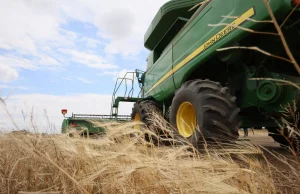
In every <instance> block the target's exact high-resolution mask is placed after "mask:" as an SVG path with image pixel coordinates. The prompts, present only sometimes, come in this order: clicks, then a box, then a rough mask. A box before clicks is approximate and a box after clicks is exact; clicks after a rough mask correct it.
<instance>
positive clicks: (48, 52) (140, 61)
mask: <svg viewBox="0 0 300 194" xmlns="http://www.w3.org/2000/svg"><path fill="white" fill-rule="evenodd" d="M166 1H167V0H156V1H150V0H145V1H140V0H128V1H126V4H125V3H124V1H123V0H112V1H104V0H100V1H99V0H86V1H84V0H61V1H53V0H43V1H23V0H14V1H6V2H3V3H2V5H1V7H0V26H1V32H0V95H1V97H2V98H4V97H5V96H7V95H8V94H10V92H12V91H13V93H12V94H11V95H10V98H9V99H8V100H7V106H8V108H9V110H10V111H11V112H13V113H14V114H13V116H14V118H15V119H16V120H17V121H18V122H19V123H20V125H22V124H21V123H22V122H23V121H22V115H20V112H21V111H22V110H24V109H25V108H24V104H26V106H27V108H28V110H29V111H31V109H30V108H29V107H35V109H37V110H43V109H47V110H50V111H48V114H49V115H48V116H49V117H50V119H52V121H53V122H54V123H55V124H56V125H58V126H59V125H60V122H61V120H62V117H61V115H60V109H61V108H67V109H69V110H70V111H71V110H72V111H74V112H75V111H77V112H82V113H100V112H101V113H102V114H104V113H107V114H108V113H109V111H110V110H109V108H110V107H109V106H108V104H109V99H110V95H111V94H112V90H113V87H114V84H115V79H116V78H117V77H119V76H123V75H124V74H125V72H126V71H131V70H134V69H141V70H145V68H146V58H147V55H148V53H149V51H147V50H146V49H145V48H144V47H143V38H144V33H145V32H146V30H147V28H148V26H149V25H150V23H151V20H152V18H153V17H154V15H155V14H156V12H157V11H158V9H159V7H160V6H161V5H162V4H163V3H165V2H166ZM136 89H138V88H136ZM101 99H103V100H101ZM83 101H84V102H85V103H82V102H83ZM96 103H97V105H95V104H96ZM129 107H130V108H129ZM130 111H131V105H128V106H125V107H124V108H123V113H124V114H125V113H126V114H130ZM37 112H39V111H37ZM36 114H38V113H36ZM36 117H38V116H36ZM0 118H2V120H1V119H0V129H1V124H2V127H3V126H4V128H5V127H7V126H10V125H9V123H7V122H6V121H7V117H5V111H3V110H0ZM8 122H9V121H8ZM37 122H40V121H39V120H38V121H37ZM23 124H24V123H23Z"/></svg>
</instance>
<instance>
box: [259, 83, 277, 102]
mask: <svg viewBox="0 0 300 194" xmlns="http://www.w3.org/2000/svg"><path fill="white" fill-rule="evenodd" d="M280 95H281V87H280V86H278V85H275V84H274V83H273V82H271V81H263V82H261V83H260V85H259V86H258V88H257V96H258V98H259V99H260V100H261V101H264V102H274V101H276V100H277V98H278V97H279V96H280Z"/></svg>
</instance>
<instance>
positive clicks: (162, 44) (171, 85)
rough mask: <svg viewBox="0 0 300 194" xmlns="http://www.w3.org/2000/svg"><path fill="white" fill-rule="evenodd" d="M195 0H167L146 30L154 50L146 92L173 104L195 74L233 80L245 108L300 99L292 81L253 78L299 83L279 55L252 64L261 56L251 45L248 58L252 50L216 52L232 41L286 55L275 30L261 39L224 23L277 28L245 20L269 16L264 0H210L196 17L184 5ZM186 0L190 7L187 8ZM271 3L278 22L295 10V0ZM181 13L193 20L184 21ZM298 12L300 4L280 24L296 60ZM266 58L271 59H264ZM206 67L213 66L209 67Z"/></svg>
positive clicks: (276, 106) (269, 108)
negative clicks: (187, 13) (177, 94)
mask: <svg viewBox="0 0 300 194" xmlns="http://www.w3.org/2000/svg"><path fill="white" fill-rule="evenodd" d="M181 2H184V4H182V7H180V6H178V7H176V6H177V3H178V5H179V4H180V3H181ZM199 2H200V1H199ZM189 3H190V4H189ZM196 3H197V2H196V1H188V0H184V1H179V0H178V1H175V0H174V1H169V2H168V3H166V4H165V5H163V6H162V7H161V9H160V10H159V12H158V13H157V15H156V16H155V18H154V19H153V21H152V23H151V25H150V27H149V29H148V31H147V32H146V34H145V47H146V48H148V49H150V50H151V53H150V55H149V58H148V65H147V71H146V73H145V82H144V86H145V87H144V91H145V97H153V98H154V99H155V100H156V101H158V102H160V103H166V104H170V99H172V98H173V96H174V94H175V91H176V90H177V89H178V88H180V87H181V85H182V84H183V83H184V82H186V81H187V80H189V79H191V77H192V78H193V79H205V78H209V79H211V80H212V81H217V80H222V81H220V82H221V83H222V84H223V85H226V84H228V82H229V81H231V82H233V83H231V85H229V86H228V87H230V88H231V87H233V88H231V89H232V90H233V92H234V93H235V95H236V96H237V97H238V100H237V104H238V106H239V107H240V108H242V109H245V110H246V109H248V108H250V109H251V108H253V107H254V108H258V109H259V110H261V111H262V112H279V111H281V110H282V105H286V104H287V103H290V102H292V100H293V99H294V98H299V96H298V95H299V92H298V91H296V89H295V88H293V87H291V86H287V85H284V86H283V85H278V83H273V82H267V81H253V80H249V78H250V77H249V76H254V77H265V78H275V79H284V80H289V81H296V82H300V79H299V77H297V76H295V70H294V69H291V68H286V67H284V68H283V70H282V68H279V66H289V65H291V64H289V63H285V62H282V61H280V60H279V61H278V59H276V60H277V61H274V60H275V59H274V60H271V59H269V58H270V57H269V58H266V57H264V58H262V59H261V61H256V62H257V64H253V62H255V57H258V56H259V55H258V54H257V53H254V52H253V51H249V50H248V53H249V52H253V53H254V55H253V57H252V58H251V57H249V56H250V54H245V52H244V51H241V50H233V51H226V52H217V51H216V50H217V49H219V48H224V47H227V46H232V45H233V46H234V45H241V46H244V45H248V46H259V47H260V48H263V49H266V50H267V51H270V52H272V53H274V52H277V53H278V54H279V55H281V56H282V55H283V56H284V55H285V52H284V50H283V49H282V48H278V47H275V46H274V45H275V42H276V41H275V40H274V39H276V38H277V39H278V41H277V42H279V43H280V39H279V37H275V36H273V37H271V38H269V36H272V35H261V36H265V38H261V40H260V41H257V36H255V35H254V34H253V33H249V32H247V31H244V30H241V29H238V28H236V27H234V26H228V25H227V26H226V25H222V23H225V24H233V25H237V26H240V27H243V28H248V29H252V30H256V31H261V30H263V31H272V30H273V31H274V30H275V28H274V26H272V25H273V24H270V23H257V22H253V21H248V20H247V18H251V19H254V20H270V16H269V13H268V11H267V8H266V6H265V4H264V2H263V1H262V0H212V1H210V2H209V3H208V4H206V5H205V6H203V7H202V8H199V10H197V9H195V10H194V11H193V13H195V15H194V16H192V15H185V14H184V11H183V10H184V9H185V10H187V7H188V6H193V5H195V4H196ZM172 4H174V7H173V8H170V9H169V12H170V13H171V12H172V14H170V13H167V12H162V10H165V8H166V6H167V5H172ZM188 4H189V5H188ZM175 5H176V6H175ZM186 5H188V6H187V7H185V6H186ZM270 6H271V9H272V11H273V13H274V15H275V17H276V19H277V20H278V21H279V23H281V22H282V21H283V19H284V18H285V17H286V16H287V15H288V13H289V12H290V11H292V10H293V6H292V4H291V0H271V1H270ZM170 7H172V6H170ZM175 7H176V8H175ZM177 9H178V10H177ZM168 14H170V15H168ZM223 16H235V17H231V18H228V17H223ZM239 16H242V17H239ZM180 17H184V18H187V19H189V20H187V21H185V20H180ZM299 17H300V14H299V9H297V10H296V11H295V12H294V15H292V16H291V17H290V18H289V20H288V21H287V22H286V26H283V27H282V29H283V31H284V33H287V34H288V36H287V40H288V41H289V43H292V47H291V50H292V52H293V54H294V55H295V57H296V59H297V60H298V61H299V60H300V59H299V52H297V51H299V46H297V45H300V41H299V40H300V37H299V34H297V33H295V32H299V30H300V27H299V26H300V24H299ZM178 18H179V19H178ZM190 18H191V19H190ZM210 24H219V25H215V26H211V25H210ZM293 32H294V33H293ZM274 37H275V38H274ZM252 42H253V43H252ZM254 42H255V45H253V44H254ZM273 44H274V45H273ZM277 48H278V49H277ZM261 55H262V54H261ZM247 57H248V58H247ZM259 57H261V56H259ZM264 61H267V62H265V64H264ZM260 63H261V64H260ZM224 66H226V67H227V70H226V68H225V67H224ZM252 66H254V68H253V67H252ZM291 67H292V65H291ZM247 68H250V70H251V71H252V72H251V73H250V74H248V75H249V76H247V71H248V70H247ZM251 68H252V69H251ZM207 69H209V70H210V71H209V72H206V70H207ZM228 69H230V71H228ZM225 71H228V72H225ZM198 75H199V76H198ZM200 75H201V77H200ZM197 76H198V77H197ZM252 113H253V112H252ZM254 114H256V113H254ZM258 117H260V115H258ZM258 120H259V119H258ZM251 122H253V121H251V119H249V123H251ZM258 123H260V124H262V123H266V121H265V120H263V119H261V120H259V122H258Z"/></svg>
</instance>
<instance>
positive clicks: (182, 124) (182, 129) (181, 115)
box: [176, 102, 197, 138]
mask: <svg viewBox="0 0 300 194" xmlns="http://www.w3.org/2000/svg"><path fill="white" fill-rule="evenodd" d="M196 123H197V120H196V111H195V109H194V106H193V105H192V104H191V103H190V102H183V103H182V104H181V105H180V106H179V109H178V111H177V114H176V124H177V128H178V132H179V134H180V135H182V136H183V137H185V138H187V137H190V136H192V135H193V133H194V132H195V128H196Z"/></svg>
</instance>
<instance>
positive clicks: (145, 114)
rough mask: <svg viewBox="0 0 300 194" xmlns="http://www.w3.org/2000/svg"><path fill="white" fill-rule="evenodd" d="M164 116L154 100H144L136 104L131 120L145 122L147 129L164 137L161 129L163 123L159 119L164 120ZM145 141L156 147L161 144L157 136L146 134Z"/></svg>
mask: <svg viewBox="0 0 300 194" xmlns="http://www.w3.org/2000/svg"><path fill="white" fill-rule="evenodd" d="M162 115H163V114H162V107H161V106H160V105H159V104H157V103H155V102H154V101H152V100H144V101H139V102H136V103H134V105H133V108H132V113H131V120H132V121H141V122H143V123H144V124H145V125H146V127H147V129H149V130H150V131H152V132H153V133H154V134H156V135H157V136H162V135H163V134H162V130H161V129H160V128H159V126H160V125H161V124H162V123H161V121H159V119H158V117H159V118H160V119H164V118H163V116H162ZM159 122H160V123H159ZM138 128H139V127H138ZM145 139H146V141H149V142H150V141H151V142H152V143H153V144H155V145H157V144H158V143H161V141H160V140H159V139H160V138H156V137H155V136H151V135H148V134H145Z"/></svg>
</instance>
